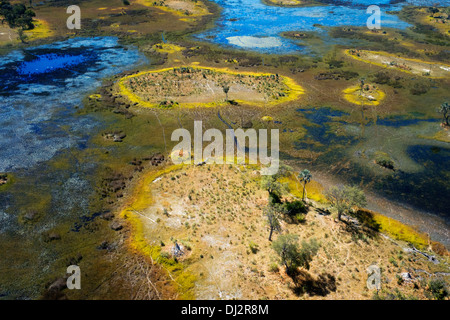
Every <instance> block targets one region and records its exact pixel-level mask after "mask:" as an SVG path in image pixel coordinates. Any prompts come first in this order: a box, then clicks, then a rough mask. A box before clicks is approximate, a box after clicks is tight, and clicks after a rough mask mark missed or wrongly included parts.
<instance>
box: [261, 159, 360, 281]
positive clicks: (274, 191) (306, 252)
mask: <svg viewBox="0 0 450 320" xmlns="http://www.w3.org/2000/svg"><path fill="white" fill-rule="evenodd" d="M291 175H292V168H290V167H288V166H285V165H282V166H280V169H279V171H278V173H277V174H275V175H271V176H264V177H262V179H261V187H262V188H264V189H265V190H267V191H268V193H269V203H268V205H267V206H266V207H265V208H264V209H263V214H264V216H265V217H266V219H267V220H266V221H267V225H268V227H269V241H272V237H273V235H274V233H280V235H279V236H278V237H277V239H276V240H274V241H273V243H272V248H273V249H274V251H275V252H276V253H277V254H278V256H279V258H280V261H281V263H282V265H284V266H285V268H286V272H287V273H288V274H290V275H293V274H295V271H296V270H297V269H298V268H299V267H304V268H306V269H309V265H310V262H311V261H312V259H313V258H314V256H315V255H316V254H317V252H318V250H319V248H320V243H319V242H318V241H317V240H316V239H314V238H312V239H310V240H309V241H307V240H303V241H302V242H301V243H299V239H298V236H296V235H293V234H281V233H282V228H281V221H282V220H285V221H287V222H297V223H298V222H303V221H304V216H305V214H306V213H307V211H308V210H307V204H306V202H305V196H306V185H307V183H309V182H310V181H311V179H312V174H311V172H310V171H309V170H307V169H305V170H303V171H301V172H300V173H299V174H298V176H297V179H298V180H299V182H301V183H302V184H303V192H302V199H301V200H294V201H288V200H284V201H283V200H282V196H283V194H285V193H287V192H288V186H287V185H286V184H284V183H282V182H280V180H281V179H282V178H283V177H288V176H291ZM325 196H326V198H327V200H328V201H329V203H330V205H331V207H332V208H334V209H335V210H336V211H337V217H338V221H342V215H343V214H352V213H353V212H354V210H355V209H357V208H359V207H362V206H364V205H365V204H366V197H365V195H364V192H363V191H362V190H361V189H360V188H358V187H356V186H333V187H331V188H329V189H328V190H327V191H326V192H325Z"/></svg>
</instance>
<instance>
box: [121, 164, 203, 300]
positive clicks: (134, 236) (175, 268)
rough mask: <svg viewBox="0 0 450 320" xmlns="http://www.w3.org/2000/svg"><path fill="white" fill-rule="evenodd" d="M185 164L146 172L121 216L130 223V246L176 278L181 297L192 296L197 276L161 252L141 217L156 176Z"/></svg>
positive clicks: (149, 199)
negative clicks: (152, 242) (147, 234)
mask: <svg viewBox="0 0 450 320" xmlns="http://www.w3.org/2000/svg"><path fill="white" fill-rule="evenodd" d="M181 168H182V165H174V166H171V167H167V168H164V169H162V170H159V171H157V172H154V171H151V172H149V173H148V174H147V175H145V176H144V177H143V178H142V179H141V180H140V182H139V183H138V184H137V185H136V187H135V190H134V192H133V195H132V197H131V201H130V203H129V204H128V205H127V206H126V207H125V208H124V209H123V210H122V211H121V213H120V216H121V217H122V218H123V219H125V220H126V221H127V222H128V223H129V225H130V227H131V237H130V238H129V241H128V246H129V248H130V249H131V250H132V251H133V252H135V253H138V254H142V255H143V256H145V257H146V258H148V259H150V260H151V261H152V263H156V264H158V265H159V266H161V267H162V268H164V269H165V270H166V271H167V272H168V273H169V275H170V276H171V277H172V278H173V280H174V282H175V284H176V287H177V290H178V292H179V294H180V299H187V300H188V299H193V298H195V297H194V293H193V289H194V286H195V281H196V277H195V276H194V275H192V274H190V273H189V272H187V271H186V270H185V266H184V265H183V264H182V263H180V262H178V261H177V260H176V259H174V258H169V257H168V256H167V255H166V254H163V253H162V252H161V246H159V245H152V244H150V243H149V241H148V240H147V238H146V236H145V230H144V225H143V223H142V221H141V213H140V212H139V211H141V210H144V209H146V208H148V207H149V206H150V205H152V204H153V198H152V192H151V187H150V184H151V183H152V182H153V181H154V180H155V179H157V178H159V177H161V176H162V175H165V174H167V173H170V172H173V171H176V170H179V169H181Z"/></svg>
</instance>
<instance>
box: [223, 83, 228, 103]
mask: <svg viewBox="0 0 450 320" xmlns="http://www.w3.org/2000/svg"><path fill="white" fill-rule="evenodd" d="M222 89H223V92H224V93H225V100H227V101H228V91H230V86H229V85H227V84H225V85H224V86H223V87H222Z"/></svg>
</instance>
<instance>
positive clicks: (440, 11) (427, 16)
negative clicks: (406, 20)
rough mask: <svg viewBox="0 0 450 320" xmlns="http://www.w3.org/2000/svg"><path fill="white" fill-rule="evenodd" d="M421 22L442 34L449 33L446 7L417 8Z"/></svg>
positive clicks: (449, 21) (449, 12)
mask: <svg viewBox="0 0 450 320" xmlns="http://www.w3.org/2000/svg"><path fill="white" fill-rule="evenodd" d="M416 12H417V13H418V16H419V19H420V21H421V22H423V23H425V24H427V25H430V26H432V27H434V28H436V29H438V30H439V31H440V32H441V33H442V34H444V35H447V36H449V35H450V11H449V9H448V7H442V8H439V7H429V8H417V9H416Z"/></svg>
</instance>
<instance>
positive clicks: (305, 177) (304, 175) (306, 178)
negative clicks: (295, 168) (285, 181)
mask: <svg viewBox="0 0 450 320" xmlns="http://www.w3.org/2000/svg"><path fill="white" fill-rule="evenodd" d="M298 178H299V179H300V181H303V195H302V200H303V201H305V191H306V184H307V183H308V182H310V181H311V179H312V174H311V172H310V171H309V170H307V169H305V170H303V171H302V172H300V174H299V175H298Z"/></svg>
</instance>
